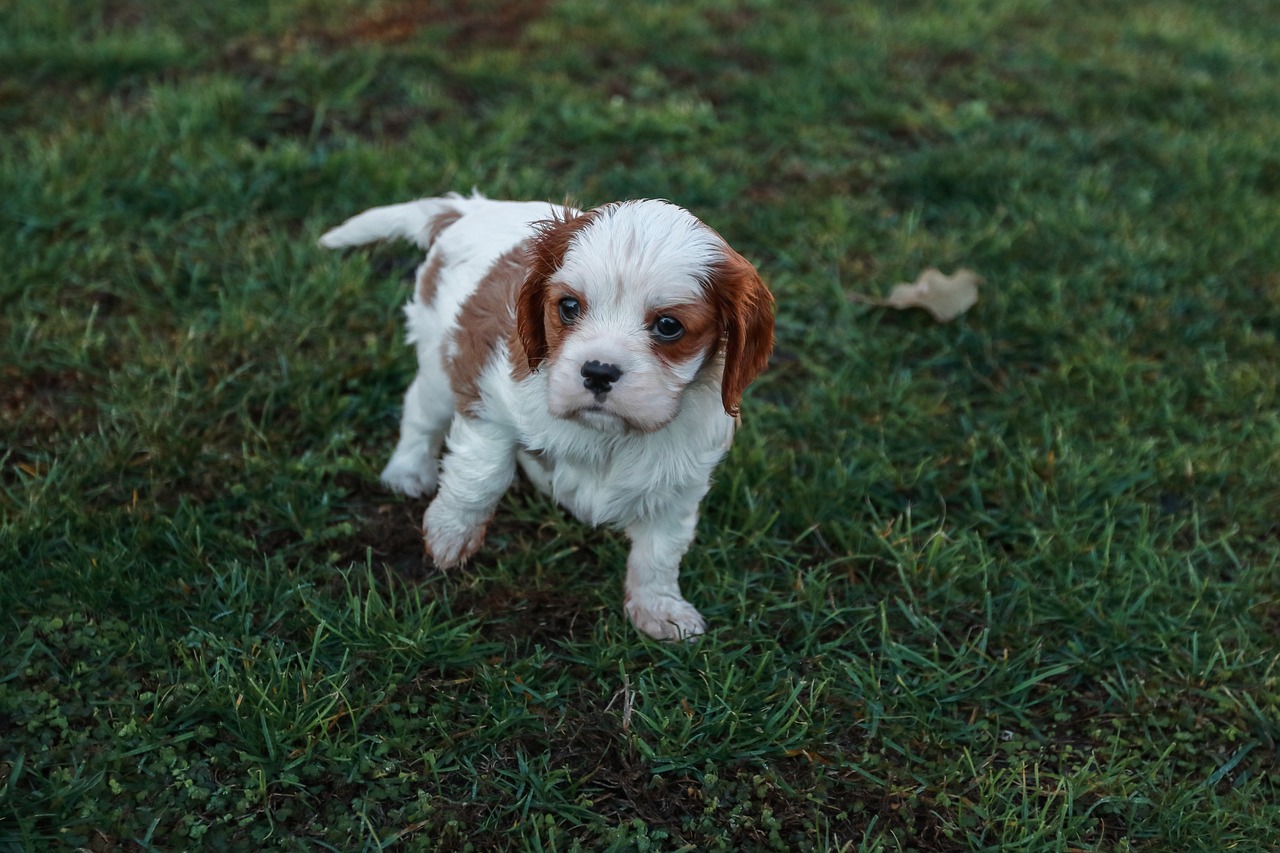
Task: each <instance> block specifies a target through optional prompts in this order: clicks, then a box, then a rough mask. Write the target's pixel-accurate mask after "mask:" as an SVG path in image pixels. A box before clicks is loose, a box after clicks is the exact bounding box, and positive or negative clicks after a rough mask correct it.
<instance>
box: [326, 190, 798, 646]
mask: <svg viewBox="0 0 1280 853" xmlns="http://www.w3.org/2000/svg"><path fill="white" fill-rule="evenodd" d="M391 238H403V239H409V240H412V241H414V242H416V243H417V244H418V245H419V246H420V247H422V248H423V249H426V250H428V251H427V256H426V260H425V261H424V262H423V263H422V265H421V266H420V267H419V268H418V274H417V286H416V287H415V289H414V294H413V298H412V299H411V300H410V302H409V304H408V305H407V306H406V308H405V313H406V315H407V317H408V338H409V341H410V342H411V343H412V344H414V345H415V347H416V348H417V353H418V374H417V376H416V377H415V378H414V380H413V382H412V384H411V385H410V386H409V390H408V391H407V393H406V394H405V401H404V413H403V417H402V420H401V424H400V441H399V444H398V445H397V446H396V450H395V453H394V454H393V455H392V457H391V461H390V462H389V463H388V464H387V467H386V469H385V470H384V471H383V472H382V479H383V482H385V483H386V484H387V485H388V486H390V487H391V488H393V489H396V490H398V491H401V492H404V493H405V494H407V495H412V496H419V495H425V494H431V493H433V492H434V493H435V498H434V499H433V500H432V501H431V504H430V506H429V507H428V509H427V512H426V516H425V518H424V519H423V526H424V535H425V537H426V545H427V550H428V552H429V553H430V554H431V556H432V558H433V559H434V561H435V562H436V564H437V565H439V566H441V567H442V568H449V567H452V566H456V565H458V564H460V563H462V562H464V561H466V560H467V559H468V558H469V557H470V556H471V555H472V554H474V553H475V552H476V550H477V549H478V548H479V547H480V545H481V543H482V542H483V540H484V532H485V527H486V525H487V523H488V521H489V519H490V517H491V516H492V514H493V511H494V508H495V506H496V505H497V503H498V500H499V499H500V498H501V497H502V495H503V493H504V492H505V491H506V490H507V488H508V487H509V486H510V485H511V482H512V480H513V478H514V476H515V470H516V464H517V463H519V465H520V467H521V468H522V469H523V470H524V471H525V473H526V475H527V476H528V478H529V479H530V480H531V481H532V482H533V483H534V484H535V485H536V486H537V487H538V488H540V489H541V490H543V491H545V492H547V493H548V494H550V495H552V496H553V497H554V498H555V500H557V501H558V502H559V503H560V504H562V505H563V506H565V507H566V508H568V509H569V510H570V511H571V512H572V513H573V514H574V515H575V516H577V517H578V518H579V519H581V520H583V521H585V522H587V523H589V524H593V525H598V524H609V525H614V526H617V527H620V528H622V529H623V530H625V531H626V534H627V536H628V537H629V539H630V541H631V553H630V556H629V557H628V560H627V576H626V595H625V599H624V607H625V610H626V613H627V615H628V616H629V617H630V619H631V621H632V622H633V623H634V624H635V626H636V627H637V628H638V629H640V630H641V631H643V632H644V633H646V634H648V635H650V636H653V637H658V638H678V637H685V638H687V637H691V636H694V635H697V634H700V633H702V632H703V631H705V629H706V625H705V622H704V620H703V618H702V616H701V614H699V613H698V611H697V610H696V609H694V607H693V605H691V604H689V602H687V601H686V600H685V599H684V597H683V596H682V595H681V594H680V586H679V572H680V560H681V558H682V557H683V556H684V553H685V551H686V550H687V549H688V547H689V544H690V543H691V542H692V541H693V536H694V528H695V526H696V523H697V518H698V506H699V504H700V502H701V501H702V498H703V497H704V496H705V495H706V493H707V489H708V488H709V485H710V477H711V472H712V470H713V469H714V468H715V466H716V464H717V463H718V462H719V461H720V459H721V457H722V456H723V455H724V453H725V452H726V451H727V450H728V448H729V444H730V442H731V441H732V438H733V432H734V427H735V423H736V420H737V412H738V403H739V401H740V399H741V397H742V393H743V391H744V390H745V388H746V387H747V385H748V384H749V383H750V382H751V381H752V379H754V378H755V376H756V375H757V374H758V373H759V372H760V371H761V370H763V369H764V366H765V363H766V362H767V360H768V358H769V353H770V350H771V349H772V346H773V297H772V296H771V295H770V293H769V290H768V289H767V288H766V287H765V285H764V284H763V282H762V281H761V280H760V277H759V276H758V275H757V274H756V271H755V269H754V268H753V267H752V266H751V264H750V263H749V262H747V261H746V260H745V259H744V258H743V257H742V256H741V255H739V254H738V253H737V252H735V251H734V250H733V249H731V248H730V247H729V245H728V244H727V243H726V242H725V241H724V239H723V238H721V237H720V235H718V234H717V233H716V232H715V231H713V230H712V229H710V228H709V227H707V226H706V225H704V224H703V223H702V222H701V221H699V220H698V219H697V218H695V217H694V216H693V215H692V214H690V213H689V212H687V211H685V210H683V209H682V208H679V207H677V206H675V205H673V204H669V203H667V202H663V201H652V200H642V201H627V202H619V203H614V204H608V205H604V206H602V207H598V208H595V209H594V210H591V211H588V212H585V213H583V212H580V211H577V210H574V209H572V208H569V207H563V206H558V205H551V204H546V203H538V202H514V201H497V200H491V199H486V198H484V197H482V196H480V195H479V194H475V195H473V196H472V197H469V198H464V197H462V196H458V195H449V196H445V197H441V198H429V199H421V200H418V201H413V202H408V203H406V204H397V205H391V206H388V207H379V208H374V209H372V210H368V211H366V212H364V213H361V214H359V215H358V216H355V217H353V218H352V219H350V220H348V221H347V222H345V223H343V224H342V225H340V226H338V227H337V228H334V229H333V230H331V231H329V232H328V233H326V234H325V235H324V236H323V237H321V239H320V244H321V245H322V246H326V247H329V248H339V247H344V246H354V245H359V244H363V243H368V242H371V241H374V240H384V239H391ZM566 299H568V300H576V304H577V306H578V308H579V310H580V313H579V314H578V316H576V317H571V318H570V319H569V320H568V321H566V319H565V318H566V316H568V315H565V314H562V313H561V306H562V304H564V305H567V304H569V303H563V302H562V301H563V300H566ZM659 317H663V318H674V319H675V320H676V321H677V322H678V323H679V325H680V326H681V328H682V330H683V331H682V334H681V335H680V336H679V338H678V339H677V340H666V339H661V338H659V336H658V332H657V329H659V328H661V329H669V328H671V326H670V319H665V320H664V321H663V322H664V324H665V325H663V326H661V327H659V326H657V325H656V323H657V318H659ZM592 362H594V363H596V364H598V365H604V366H605V367H606V368H607V369H608V371H609V373H608V376H606V377H604V378H603V379H602V378H600V377H598V376H596V377H594V378H593V377H592V376H591V375H590V374H589V373H588V371H589V370H591V368H590V367H588V365H589V364H590V363H592ZM615 374H616V378H613V377H614V376H615ZM584 377H586V378H585V379H584ZM446 445H447V447H448V449H447V451H445V452H444V453H443V456H442V455H441V451H442V449H443V448H444V447H445V446H446Z"/></svg>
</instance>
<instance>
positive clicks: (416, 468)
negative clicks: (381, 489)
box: [380, 453, 437, 498]
mask: <svg viewBox="0 0 1280 853" xmlns="http://www.w3.org/2000/svg"><path fill="white" fill-rule="evenodd" d="M436 470H437V467H436V462H435V460H434V459H425V458H421V457H420V456H418V455H416V454H408V453H406V454H403V455H402V454H399V453H397V454H395V455H394V456H392V457H391V461H390V462H388V463H387V467H386V468H383V469H382V474H381V475H380V476H381V479H382V482H383V483H384V484H386V486H387V488H389V489H392V490H393V491H397V492H400V493H401V494H403V495H408V496H409V497H411V498H420V497H422V496H423V495H430V494H434V493H435V490H436V477H437V473H436Z"/></svg>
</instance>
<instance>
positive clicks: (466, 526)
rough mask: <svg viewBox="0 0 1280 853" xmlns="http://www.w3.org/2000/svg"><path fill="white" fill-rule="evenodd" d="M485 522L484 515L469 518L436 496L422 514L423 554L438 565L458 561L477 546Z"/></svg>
mask: <svg viewBox="0 0 1280 853" xmlns="http://www.w3.org/2000/svg"><path fill="white" fill-rule="evenodd" d="M487 526H488V519H479V520H473V519H469V518H467V517H465V514H463V513H458V512H455V511H454V510H453V509H452V508H450V507H448V506H446V505H445V504H443V503H441V501H440V499H439V498H436V499H435V500H434V501H432V502H431V506H429V507H427V514H426V515H424V516H423V517H422V533H423V537H424V539H425V541H426V546H427V554H428V555H430V557H431V559H432V561H433V562H434V563H435V564H436V565H437V566H439V567H440V568H442V569H452V568H453V567H454V566H458V565H461V564H462V563H465V562H466V561H467V560H469V559H471V555H472V554H474V553H475V552H476V551H478V550H480V546H481V545H482V544H484V531H485V527H487Z"/></svg>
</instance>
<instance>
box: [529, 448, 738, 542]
mask: <svg viewBox="0 0 1280 853" xmlns="http://www.w3.org/2000/svg"><path fill="white" fill-rule="evenodd" d="M720 456H721V452H720V451H715V452H704V453H691V452H689V450H688V449H686V450H684V451H678V450H677V451H674V452H672V451H671V449H670V448H661V449H659V448H637V447H634V446H629V447H621V448H612V449H610V450H606V451H601V450H599V449H597V450H596V452H594V453H574V452H572V450H564V449H559V450H557V449H548V450H544V451H541V452H538V453H535V454H527V460H526V465H525V466H524V467H525V471H526V472H527V473H528V474H529V477H530V479H531V480H533V482H534V484H535V485H536V486H538V487H539V488H540V489H542V490H543V491H545V492H548V493H549V494H550V495H551V496H552V497H553V498H555V500H556V502H557V503H559V504H560V505H561V506H563V507H565V508H566V509H567V510H569V511H570V512H571V513H573V514H574V515H575V516H576V517H577V518H578V519H579V520H581V521H583V522H585V523H587V524H592V525H600V524H613V525H620V526H625V525H627V524H630V523H632V522H634V521H637V520H639V519H642V518H652V517H654V516H656V515H659V514H661V513H662V511H663V509H664V508H665V507H667V506H669V505H670V504H671V503H672V502H673V501H674V500H676V499H677V498H680V497H683V496H684V495H686V494H687V493H688V492H689V491H690V490H691V489H698V490H701V489H705V487H706V484H707V481H708V478H709V477H710V473H711V469H712V468H713V467H714V466H715V464H716V462H718V461H719V458H720Z"/></svg>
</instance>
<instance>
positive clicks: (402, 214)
mask: <svg viewBox="0 0 1280 853" xmlns="http://www.w3.org/2000/svg"><path fill="white" fill-rule="evenodd" d="M483 198H484V196H482V195H480V193H478V192H473V193H472V195H471V197H470V198H467V197H465V196H461V195H459V194H458V193H449V194H448V195H445V196H441V197H439V198H420V199H418V200H417V201H408V202H405V203H404V204H389V205H387V206H386V207H374V208H370V209H369V210H366V211H365V212H364V213H357V214H356V215H355V216H353V217H351V218H350V219H348V220H347V221H346V222H344V223H342V224H341V225H339V226H338V227H336V228H331V229H329V230H328V231H326V232H324V234H323V235H322V236H321V237H320V245H321V246H323V247H324V248H326V249H343V248H346V247H348V246H363V245H364V244H365V243H372V242H374V241H375V240H410V241H412V242H414V243H416V244H417V245H418V246H419V247H421V248H423V249H429V248H431V244H432V243H433V242H435V239H436V237H437V236H439V234H440V232H441V231H443V230H444V229H446V228H448V227H449V226H450V225H452V224H453V223H454V222H455V221H457V220H458V219H459V218H460V217H461V216H462V213H463V210H464V208H466V207H467V202H469V201H472V200H473V199H483Z"/></svg>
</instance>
